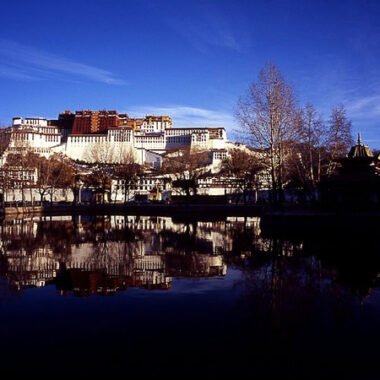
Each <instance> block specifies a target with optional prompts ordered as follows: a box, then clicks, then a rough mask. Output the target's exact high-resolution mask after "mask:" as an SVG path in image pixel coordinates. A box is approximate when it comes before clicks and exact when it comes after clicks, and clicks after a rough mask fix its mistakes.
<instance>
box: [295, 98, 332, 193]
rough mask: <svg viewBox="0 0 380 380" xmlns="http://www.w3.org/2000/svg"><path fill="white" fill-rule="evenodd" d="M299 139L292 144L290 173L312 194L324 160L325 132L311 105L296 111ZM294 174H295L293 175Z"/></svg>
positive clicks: (323, 125) (322, 123)
mask: <svg viewBox="0 0 380 380" xmlns="http://www.w3.org/2000/svg"><path fill="white" fill-rule="evenodd" d="M295 122H296V126H297V128H298V134H299V139H298V140H297V141H294V142H293V149H292V151H293V155H292V160H291V162H290V164H291V166H292V168H291V170H290V172H293V174H291V175H293V181H294V175H296V176H297V177H298V181H299V182H300V183H301V184H302V186H303V187H304V188H305V190H307V191H311V192H314V190H315V188H316V185H317V184H318V183H319V181H320V178H321V168H322V160H323V161H325V158H326V147H325V144H326V141H327V130H326V125H325V123H324V121H323V119H322V116H321V115H320V114H319V113H318V112H317V110H316V109H315V108H314V106H313V105H312V104H310V103H309V104H307V105H306V106H305V108H303V109H301V110H299V111H298V113H297V114H296V118H295ZM295 173H296V174H295Z"/></svg>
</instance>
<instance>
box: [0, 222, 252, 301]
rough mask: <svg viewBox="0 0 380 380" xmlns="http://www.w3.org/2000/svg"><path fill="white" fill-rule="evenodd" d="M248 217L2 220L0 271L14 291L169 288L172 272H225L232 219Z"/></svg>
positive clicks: (107, 291) (80, 292)
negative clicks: (182, 220)
mask: <svg viewBox="0 0 380 380" xmlns="http://www.w3.org/2000/svg"><path fill="white" fill-rule="evenodd" d="M254 219H255V218H250V220H249V221H247V220H242V221H239V220H237V219H236V218H233V219H231V220H226V221H223V222H194V223H192V224H185V223H180V222H178V223H177V222H173V220H172V219H171V218H167V217H142V216H109V217H101V218H94V217H88V218H86V217H80V216H79V217H71V216H70V217H39V218H36V217H35V218H29V219H22V220H21V219H14V220H9V221H7V220H5V221H4V222H3V224H2V226H1V233H0V237H1V256H0V271H1V275H3V276H4V277H6V278H7V279H8V281H9V283H10V284H11V286H12V287H13V288H15V289H19V290H20V289H23V288H25V287H41V286H45V285H47V284H55V285H56V287H57V289H58V290H59V291H60V292H61V293H62V294H64V293H67V292H72V293H74V294H78V295H90V294H95V293H97V294H110V293H113V292H115V291H116V290H123V289H127V288H129V287H142V288H147V289H169V288H170V286H171V282H172V277H198V278H199V277H214V276H224V275H225V274H226V271H227V266H226V263H225V260H224V256H223V254H224V253H226V252H230V251H231V250H232V249H233V231H235V228H236V223H239V222H242V223H245V225H246V226H247V225H248V226H249V228H251V227H252V228H253V229H254V228H258V222H257V220H256V222H255V220H254ZM232 224H233V225H234V228H232ZM255 226H256V227H255Z"/></svg>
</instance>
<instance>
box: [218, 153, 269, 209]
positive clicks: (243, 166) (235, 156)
mask: <svg viewBox="0 0 380 380" xmlns="http://www.w3.org/2000/svg"><path fill="white" fill-rule="evenodd" d="M265 168H266V167H265V163H264V160H263V155H262V154H257V153H256V152H254V151H246V150H242V149H232V150H231V151H230V154H229V157H228V158H227V159H226V160H225V161H224V162H223V168H222V174H223V173H227V174H228V175H229V176H230V177H232V178H233V179H234V186H235V188H237V189H240V191H241V192H242V193H243V200H244V202H245V200H246V197H245V192H246V191H247V190H248V189H251V190H254V191H255V192H256V191H257V189H258V188H259V187H260V178H259V174H260V172H262V171H263V170H264V169H265ZM236 201H237V202H238V201H239V199H238V198H236Z"/></svg>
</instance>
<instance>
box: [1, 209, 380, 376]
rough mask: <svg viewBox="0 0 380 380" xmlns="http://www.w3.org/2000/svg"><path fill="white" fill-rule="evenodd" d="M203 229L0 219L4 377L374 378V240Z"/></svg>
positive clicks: (136, 220) (378, 251) (242, 227)
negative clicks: (63, 375)
mask: <svg viewBox="0 0 380 380" xmlns="http://www.w3.org/2000/svg"><path fill="white" fill-rule="evenodd" d="M204 219H205V220H188V219H186V218H183V219H182V220H181V218H177V219H174V218H173V219H172V218H170V217H157V216H155V217H149V216H146V217H144V216H99V217H94V216H91V217H90V216H89V217H87V216H72V217H71V216H62V217H59V216H55V217H33V218H32V217H31V218H25V219H13V220H12V219H10V220H3V221H2V222H1V225H0V238H1V239H0V243H1V250H0V322H1V328H0V342H1V345H0V347H1V348H0V351H1V352H0V363H1V370H2V373H6V374H8V373H9V374H10V373H12V374H18V373H24V374H29V375H30V374H34V373H35V374H41V375H42V374H43V375H45V376H46V375H50V376H54V375H55V374H66V375H68V374H70V375H81V374H83V375H86V374H87V375H96V374H108V375H112V374H113V375H115V374H121V375H122V376H123V377H127V376H128V375H135V374H137V375H139V376H142V377H144V376H148V375H157V376H158V375H164V376H166V377H176V378H182V377H184V376H186V377H198V376H207V377H209V378H214V377H221V376H243V375H248V376H249V377H250V378H254V377H257V378H259V379H263V378H270V377H273V376H291V377H293V378H311V379H313V378H315V379H320V378H326V377H331V376H337V377H339V378H343V377H344V378H346V379H351V378H352V379H359V378H360V379H363V378H373V377H374V376H378V351H379V348H378V342H379V341H380V340H379V338H380V281H378V279H377V276H378V273H379V272H380V237H379V236H374V234H373V233H368V234H366V233H363V232H361V234H355V233H352V232H351V233H348V232H344V231H339V232H337V231H330V232H329V231H325V232H324V233H323V234H321V233H320V232H317V231H309V232H308V233H305V232H302V233H298V232H297V231H296V232H292V233H290V232H284V233H279V232H278V231H276V232H275V231H270V230H267V231H266V230H263V229H262V226H261V224H260V218H258V217H226V218H221V219H220V220H213V218H211V217H210V218H208V220H207V218H204Z"/></svg>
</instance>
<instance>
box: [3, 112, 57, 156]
mask: <svg viewBox="0 0 380 380" xmlns="http://www.w3.org/2000/svg"><path fill="white" fill-rule="evenodd" d="M61 139H62V136H61V133H60V131H59V129H58V128H57V127H55V126H50V125H48V121H47V119H45V118H40V117H38V118H30V117H27V118H21V117H14V118H13V120H12V126H11V127H8V128H5V129H2V130H0V146H1V148H2V149H1V150H2V151H5V152H6V153H11V152H19V151H22V150H26V149H28V150H30V151H32V152H34V153H37V154H40V155H42V156H45V157H48V156H49V155H50V154H51V153H52V148H53V147H56V146H59V145H60V144H61Z"/></svg>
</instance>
